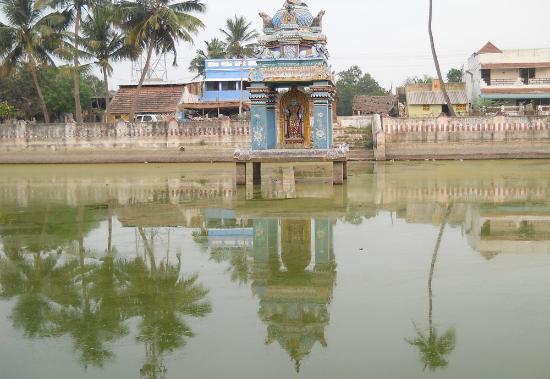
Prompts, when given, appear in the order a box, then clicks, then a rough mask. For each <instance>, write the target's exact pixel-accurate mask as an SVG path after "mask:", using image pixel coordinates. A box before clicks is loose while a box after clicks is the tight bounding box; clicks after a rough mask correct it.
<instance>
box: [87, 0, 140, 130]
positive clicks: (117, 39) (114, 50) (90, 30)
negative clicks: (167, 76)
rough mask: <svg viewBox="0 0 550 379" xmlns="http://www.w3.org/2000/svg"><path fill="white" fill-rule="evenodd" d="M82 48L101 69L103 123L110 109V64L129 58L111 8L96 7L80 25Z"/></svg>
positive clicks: (129, 50) (129, 53)
mask: <svg viewBox="0 0 550 379" xmlns="http://www.w3.org/2000/svg"><path fill="white" fill-rule="evenodd" d="M82 36H83V37H84V39H83V42H82V44H83V48H84V49H85V50H86V51H87V52H88V53H89V54H90V55H92V56H93V57H95V59H96V62H95V64H96V65H98V66H99V67H100V68H101V72H102V73H103V83H104V86H105V94H104V96H105V121H108V120H109V113H110V109H111V105H110V101H109V98H110V96H109V76H110V75H111V74H112V73H113V67H112V66H111V62H113V61H116V60H120V59H124V58H129V57H131V49H129V48H128V46H126V45H125V43H124V41H125V40H124V36H123V35H122V34H121V33H119V32H118V31H117V30H116V29H115V27H114V18H113V11H112V8H111V7H110V6H108V5H102V6H97V7H95V8H94V9H93V11H92V13H91V14H90V15H89V16H88V17H87V18H86V19H85V20H84V22H83V23H82Z"/></svg>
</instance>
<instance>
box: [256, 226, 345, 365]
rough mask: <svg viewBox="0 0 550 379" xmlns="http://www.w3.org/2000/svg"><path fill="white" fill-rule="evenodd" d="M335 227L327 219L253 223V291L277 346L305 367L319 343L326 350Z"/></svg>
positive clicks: (333, 278) (269, 338)
mask: <svg viewBox="0 0 550 379" xmlns="http://www.w3.org/2000/svg"><path fill="white" fill-rule="evenodd" d="M332 239H333V225H332V221H331V220H328V219H315V220H308V219H303V220H301V219H283V220H281V219H279V220H277V219H259V220H254V247H253V264H252V266H251V270H250V272H251V274H250V275H251V279H252V291H253V293H254V294H255V295H256V296H257V297H258V298H259V299H260V310H259V315H260V318H261V319H262V321H263V322H264V323H265V324H266V325H267V337H266V344H272V343H274V342H277V343H278V344H279V345H280V346H281V347H282V348H283V349H284V350H286V351H287V352H288V354H289V355H290V358H291V359H292V361H293V362H294V364H295V366H296V370H297V371H298V370H299V369H300V364H301V361H302V360H303V359H304V358H306V357H307V356H308V355H309V354H310V353H311V351H312V349H313V347H314V346H315V344H316V343H319V344H320V345H321V346H323V347H325V346H326V345H327V342H326V340H325V328H326V326H327V325H328V323H329V319H330V317H329V313H328V310H327V306H328V304H329V303H330V301H331V298H332V289H333V288H334V285H335V283H336V263H335V259H334V251H333V241H332Z"/></svg>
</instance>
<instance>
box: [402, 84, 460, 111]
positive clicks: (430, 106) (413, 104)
mask: <svg viewBox="0 0 550 379" xmlns="http://www.w3.org/2000/svg"><path fill="white" fill-rule="evenodd" d="M445 88H446V89H447V93H448V95H449V99H450V100H451V104H452V106H453V110H454V111H455V114H456V115H457V116H468V115H469V113H470V105H469V104H470V102H469V100H468V96H467V95H466V84H465V83H447V84H445ZM405 97H406V102H407V114H408V116H409V117H438V116H440V115H441V114H446V115H449V114H450V112H449V107H448V106H447V102H446V101H445V97H444V95H443V91H442V90H441V83H440V82H439V80H437V79H434V80H433V81H432V83H420V84H410V85H407V86H405Z"/></svg>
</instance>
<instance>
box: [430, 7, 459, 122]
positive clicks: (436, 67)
mask: <svg viewBox="0 0 550 379" xmlns="http://www.w3.org/2000/svg"><path fill="white" fill-rule="evenodd" d="M432 20H433V0H430V20H429V22H428V31H429V34H430V44H431V46H432V55H433V59H434V64H435V69H436V71H437V78H438V79H439V83H441V90H442V91H443V97H444V98H445V102H446V103H447V107H448V108H449V114H450V116H451V117H456V114H455V110H454V108H453V104H451V99H450V98H449V93H448V92H447V87H446V86H445V82H444V81H443V75H441V67H439V59H438V58H437V53H436V51H435V42H434V35H433V32H432Z"/></svg>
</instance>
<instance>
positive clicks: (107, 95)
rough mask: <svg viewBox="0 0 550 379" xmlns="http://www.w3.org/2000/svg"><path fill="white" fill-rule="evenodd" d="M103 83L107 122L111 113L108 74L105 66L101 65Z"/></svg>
mask: <svg viewBox="0 0 550 379" xmlns="http://www.w3.org/2000/svg"><path fill="white" fill-rule="evenodd" d="M103 85H104V86H105V122H109V116H110V113H111V103H110V101H109V98H110V96H109V75H108V74H107V69H106V68H105V67H103Z"/></svg>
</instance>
